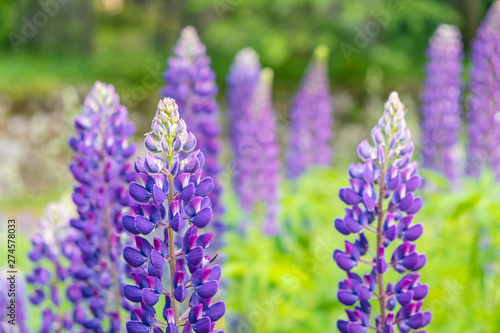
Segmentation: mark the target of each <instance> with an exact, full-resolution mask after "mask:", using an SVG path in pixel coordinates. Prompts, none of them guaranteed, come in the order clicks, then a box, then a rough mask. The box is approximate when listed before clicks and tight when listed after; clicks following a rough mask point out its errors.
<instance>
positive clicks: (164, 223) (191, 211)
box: [123, 98, 226, 333]
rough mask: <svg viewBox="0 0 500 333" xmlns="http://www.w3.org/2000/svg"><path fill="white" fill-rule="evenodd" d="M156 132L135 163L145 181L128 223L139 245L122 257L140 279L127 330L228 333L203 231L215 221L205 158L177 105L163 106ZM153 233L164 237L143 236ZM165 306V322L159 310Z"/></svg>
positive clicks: (129, 289) (132, 289) (128, 290)
mask: <svg viewBox="0 0 500 333" xmlns="http://www.w3.org/2000/svg"><path fill="white" fill-rule="evenodd" d="M151 129H152V131H151V132H149V133H148V134H147V135H146V138H145V140H144V145H145V147H146V149H147V150H148V151H149V153H148V154H147V155H146V157H145V158H144V159H140V158H138V159H137V160H136V162H135V171H136V172H137V174H138V175H139V179H140V181H138V182H131V183H130V186H129V193H130V196H131V197H132V198H133V199H134V200H135V203H132V204H131V208H132V211H133V214H132V215H125V216H124V217H123V226H124V227H125V229H126V230H128V231H129V232H130V233H131V234H133V235H135V243H136V246H127V247H125V249H124V251H123V257H124V259H125V261H126V262H127V263H128V264H129V265H130V266H132V267H133V272H132V277H133V278H134V281H135V284H134V285H126V286H125V287H124V288H123V293H124V295H125V297H126V298H127V299H128V300H130V301H131V302H135V303H138V306H137V307H136V308H134V309H133V310H132V312H131V320H130V321H128V322H127V332H130V333H140V332H151V331H153V332H155V333H160V332H169V333H173V332H179V328H180V327H183V331H182V332H183V333H190V332H193V331H194V332H195V333H223V331H219V330H216V329H215V323H216V321H218V320H219V319H220V318H221V317H222V316H223V315H224V313H225V309H226V308H225V305H224V302H221V301H219V302H213V297H214V296H215V295H216V293H217V291H218V289H219V282H218V281H219V278H220V276H221V268H220V266H219V265H211V264H212V262H213V261H214V260H215V258H216V257H217V255H215V256H213V257H212V256H210V255H209V254H208V253H207V248H208V247H209V245H210V242H211V240H212V237H213V235H214V234H213V233H212V232H208V233H202V232H200V230H201V229H204V228H205V227H207V226H208V225H209V223H210V221H211V220H212V218H213V211H212V204H211V201H210V198H209V195H210V193H211V191H212V190H213V188H214V182H213V180H212V178H210V177H203V170H202V168H203V166H204V164H205V156H204V155H203V153H202V152H201V151H200V150H195V147H196V145H197V142H196V138H195V136H194V135H193V133H191V132H188V131H187V126H186V123H185V122H184V120H183V119H181V118H180V117H179V111H178V107H177V104H176V103H175V101H174V100H173V99H170V98H165V99H163V100H161V101H160V102H159V103H158V110H157V112H156V116H155V118H154V119H153V122H152V125H151ZM152 153H153V154H154V153H162V154H163V155H162V157H160V156H156V155H153V154H152ZM184 156H186V157H184ZM153 232H154V233H156V234H157V235H158V234H160V235H161V236H160V237H154V238H153V239H152V241H149V240H147V239H146V238H144V237H141V236H140V235H149V234H152V233H153ZM176 236H177V237H176ZM179 238H180V239H179ZM165 266H167V271H168V273H167V275H168V276H167V277H165V276H164V267H165ZM160 301H162V302H164V303H163V311H162V316H163V320H162V319H160V317H159V316H158V315H157V312H156V309H155V306H156V305H157V304H158V303H159V302H160ZM181 311H182V312H181ZM182 313H183V314H182Z"/></svg>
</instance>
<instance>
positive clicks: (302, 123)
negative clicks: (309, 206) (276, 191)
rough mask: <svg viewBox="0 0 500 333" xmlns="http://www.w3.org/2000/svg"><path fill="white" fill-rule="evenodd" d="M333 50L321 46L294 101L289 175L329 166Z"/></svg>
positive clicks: (288, 164) (293, 176) (288, 158)
mask: <svg viewBox="0 0 500 333" xmlns="http://www.w3.org/2000/svg"><path fill="white" fill-rule="evenodd" d="M328 55H329V50H328V48H327V47H326V46H324V45H321V46H318V47H317V48H316V50H315V51H314V57H313V59H312V61H311V63H310V64H309V68H308V69H307V72H306V74H305V76H304V78H303V80H302V83H301V86H300V89H299V91H298V92H297V94H296V95H295V97H294V99H293V101H292V108H291V110H290V139H289V143H288V151H287V156H286V157H287V162H286V166H287V175H288V177H290V178H297V177H298V176H300V175H301V174H302V173H303V172H304V171H305V170H306V169H307V168H308V167H310V166H313V165H323V166H325V165H329V164H330V160H331V158H332V152H331V150H332V149H331V139H332V125H333V118H332V112H333V106H332V99H331V94H330V84H329V82H328V66H327V61H328Z"/></svg>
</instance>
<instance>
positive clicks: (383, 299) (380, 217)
mask: <svg viewBox="0 0 500 333" xmlns="http://www.w3.org/2000/svg"><path fill="white" fill-rule="evenodd" d="M385 174H386V165H385V163H383V164H382V165H381V171H380V183H379V197H378V203H377V210H378V221H377V252H376V254H377V258H378V251H379V249H380V247H381V246H382V245H383V244H382V242H383V240H384V232H383V230H382V224H383V223H384V217H385V214H384V209H383V208H384V196H385V190H384V188H385ZM377 260H378V259H377ZM384 260H385V259H384ZM376 277H377V282H378V293H379V296H378V300H379V304H380V321H381V325H382V329H384V327H385V318H386V309H385V305H386V295H385V290H384V289H385V288H384V274H383V273H379V272H377V273H376Z"/></svg>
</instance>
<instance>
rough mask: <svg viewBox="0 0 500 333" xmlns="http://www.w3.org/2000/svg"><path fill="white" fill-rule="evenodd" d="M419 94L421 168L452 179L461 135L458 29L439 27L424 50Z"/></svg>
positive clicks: (461, 47) (446, 25) (448, 26)
mask: <svg viewBox="0 0 500 333" xmlns="http://www.w3.org/2000/svg"><path fill="white" fill-rule="evenodd" d="M427 57H428V63H427V68H426V74H427V77H426V80H425V89H424V93H423V94H422V108H421V114H422V122H421V127H422V143H421V144H422V155H423V164H422V165H423V166H424V167H429V168H432V169H434V170H436V171H439V172H441V173H442V174H444V175H446V176H447V177H448V178H449V179H454V178H455V177H457V175H458V174H459V170H457V166H458V165H459V163H458V161H457V156H456V153H457V152H456V147H457V143H458V137H459V135H460V124H461V120H460V111H461V97H462V93H461V90H462V80H461V78H460V76H461V73H462V58H463V46H462V40H461V35H460V30H458V28H457V27H455V26H452V25H448V24H441V25H439V27H438V28H437V29H436V31H435V32H434V35H433V36H432V38H431V40H430V46H429V49H428V50H427Z"/></svg>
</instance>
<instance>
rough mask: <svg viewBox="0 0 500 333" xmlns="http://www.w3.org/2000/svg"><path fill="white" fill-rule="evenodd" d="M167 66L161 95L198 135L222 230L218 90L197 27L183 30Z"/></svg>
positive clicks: (217, 224) (216, 218)
mask: <svg viewBox="0 0 500 333" xmlns="http://www.w3.org/2000/svg"><path fill="white" fill-rule="evenodd" d="M167 63H168V69H167V71H166V72H165V75H164V79H165V87H164V89H163V90H162V92H161V94H162V96H163V97H170V98H173V99H175V100H176V102H177V104H178V105H179V110H181V112H182V114H181V115H182V118H183V119H184V120H185V122H186V124H187V125H188V126H189V128H191V129H192V131H193V133H195V135H196V138H197V142H198V143H197V146H196V148H197V149H200V150H201V151H203V153H204V154H205V158H206V163H205V168H204V172H205V173H206V175H207V176H209V177H211V178H212V179H213V180H214V190H213V191H212V193H211V194H210V200H211V201H212V205H213V209H214V220H213V223H212V225H213V227H215V229H216V230H218V231H222V230H223V229H224V228H223V224H222V221H221V215H222V213H223V212H224V209H223V205H222V202H221V199H220V196H221V192H222V187H221V184H220V180H219V175H220V173H221V171H222V167H221V165H220V164H219V160H218V159H219V152H220V148H221V147H220V146H221V144H220V135H221V132H222V128H221V126H220V121H219V106H218V104H217V101H216V100H215V97H216V95H217V91H218V88H217V84H216V83H215V73H214V72H213V70H212V69H211V68H210V58H209V57H208V55H207V54H206V47H205V45H203V43H202V42H201V40H200V38H199V37H198V34H197V33H196V29H195V28H193V27H191V26H188V27H186V28H184V29H183V30H182V32H181V35H180V38H179V40H178V41H177V44H176V45H175V47H174V50H173V55H172V56H171V57H170V58H169V59H168V62H167Z"/></svg>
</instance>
